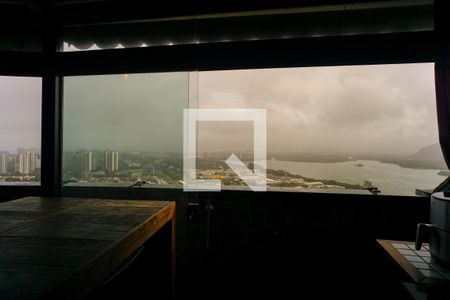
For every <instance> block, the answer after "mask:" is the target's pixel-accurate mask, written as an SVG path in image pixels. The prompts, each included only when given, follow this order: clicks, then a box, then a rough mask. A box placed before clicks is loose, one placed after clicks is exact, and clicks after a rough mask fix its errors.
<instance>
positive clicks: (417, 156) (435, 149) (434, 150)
mask: <svg viewBox="0 0 450 300" xmlns="http://www.w3.org/2000/svg"><path fill="white" fill-rule="evenodd" d="M410 158H411V159H414V160H430V161H433V160H434V161H441V162H444V157H443V156H442V150H441V145H439V143H435V144H432V145H428V146H425V147H422V148H420V149H419V150H418V151H417V152H416V153H414V154H413V155H411V156H410Z"/></svg>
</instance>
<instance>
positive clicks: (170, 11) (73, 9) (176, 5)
mask: <svg viewBox="0 0 450 300" xmlns="http://www.w3.org/2000/svg"><path fill="white" fill-rule="evenodd" d="M68 1H69V2H67V4H64V1H63V2H60V3H59V5H56V6H55V9H56V12H57V15H58V16H59V18H60V22H62V23H64V24H88V23H96V22H121V21H127V20H143V19H153V18H171V17H180V16H192V15H205V14H217V13H232V12H243V11H253V10H268V9H286V8H296V7H311V6H323V5H341V4H357V3H368V2H379V3H383V2H391V1H392V0H375V1H374V0H371V1H370V0H259V1H242V0H227V1H211V0H193V1H170V0H169V1H159V2H156V1H152V2H151V5H149V3H148V2H147V1H137V0H128V1H116V0H105V1H87V2H83V3H72V4H71V1H70V0H68ZM76 2H77V1H76ZM57 3H58V2H57Z"/></svg>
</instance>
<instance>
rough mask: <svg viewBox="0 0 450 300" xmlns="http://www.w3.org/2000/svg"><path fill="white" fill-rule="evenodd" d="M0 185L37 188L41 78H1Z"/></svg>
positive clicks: (39, 167) (39, 171)
mask: <svg viewBox="0 0 450 300" xmlns="http://www.w3.org/2000/svg"><path fill="white" fill-rule="evenodd" d="M0 105H1V107H0V185H16V184H32V185H35V184H39V182H40V175H41V170H40V169H41V154H40V147H41V78H31V77H11V76H0Z"/></svg>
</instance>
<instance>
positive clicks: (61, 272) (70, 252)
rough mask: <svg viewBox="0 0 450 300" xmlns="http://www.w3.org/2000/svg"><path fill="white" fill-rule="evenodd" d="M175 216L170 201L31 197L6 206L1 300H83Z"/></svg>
mask: <svg viewBox="0 0 450 300" xmlns="http://www.w3.org/2000/svg"><path fill="white" fill-rule="evenodd" d="M174 212H175V203H174V202H168V201H144V200H140V201H134V200H133V201H132V200H103V199H76V198H39V197H28V198H22V199H18V200H14V201H9V202H4V203H0V299H2V300H3V299H23V300H25V299H78V298H80V297H82V296H84V295H85V294H86V292H87V291H90V290H92V289H93V288H94V287H95V286H96V285H98V284H99V283H101V282H102V281H103V280H105V279H106V278H107V277H108V275H110V274H111V273H112V272H113V271H114V270H115V269H116V268H117V267H118V266H120V264H121V263H123V262H124V261H125V260H126V259H127V258H128V257H129V256H130V255H131V254H132V253H133V252H135V251H136V250H137V249H139V247H141V246H142V245H143V243H144V242H145V241H146V240H147V239H148V238H150V237H151V236H152V235H153V234H154V233H155V232H157V231H158V230H159V229H160V228H161V227H162V226H163V225H164V224H166V223H167V222H168V221H170V220H171V219H172V218H173V216H174Z"/></svg>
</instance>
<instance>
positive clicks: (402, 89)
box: [198, 64, 449, 195]
mask: <svg viewBox="0 0 450 300" xmlns="http://www.w3.org/2000/svg"><path fill="white" fill-rule="evenodd" d="M198 86H199V107H201V108H266V109H267V153H268V160H267V167H268V184H269V189H271V188H272V189H278V188H284V189H286V188H287V189H290V190H294V191H295V190H298V191H304V190H319V191H325V190H331V191H342V192H350V191H352V192H354V191H357V192H365V193H367V192H372V193H381V194H395V195H414V194H416V193H421V192H423V191H425V190H430V189H433V188H435V187H436V186H437V185H438V184H440V183H441V182H442V181H443V180H444V179H445V178H446V177H447V176H448V175H449V172H448V169H447V166H446V164H445V162H444V159H443V156H442V152H441V149H440V146H439V144H438V129H437V119H436V103H435V101H436V100H435V91H434V73H433V64H396V65H371V66H367V65H366V66H339V67H311V68H284V69H263V70H237V71H212V72H201V73H200V74H199V84H198ZM239 126H240V127H239ZM199 128H200V129H199V130H200V132H199V137H200V139H199V146H198V149H199V151H200V152H201V153H200V155H201V156H200V159H199V160H200V161H201V162H200V163H199V164H198V165H199V166H200V168H201V167H202V166H203V168H204V170H203V172H202V174H203V175H205V176H207V174H212V175H213V176H216V177H222V178H223V180H224V181H225V182H226V183H229V184H230V185H243V184H244V183H243V182H242V181H240V180H239V179H238V178H237V176H235V174H233V173H232V172H230V170H229V169H227V167H226V166H225V164H224V163H223V160H224V158H225V159H226V158H227V157H228V156H229V155H230V154H231V153H236V154H237V156H238V157H239V156H240V158H241V160H242V161H245V162H250V161H251V160H252V159H253V153H252V152H251V151H249V149H252V144H249V142H248V141H252V132H253V131H252V127H251V126H249V124H240V125H239V124H233V125H229V124H228V125H227V124H224V123H223V124H219V123H216V124H208V123H205V124H203V126H200V127H199Z"/></svg>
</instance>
